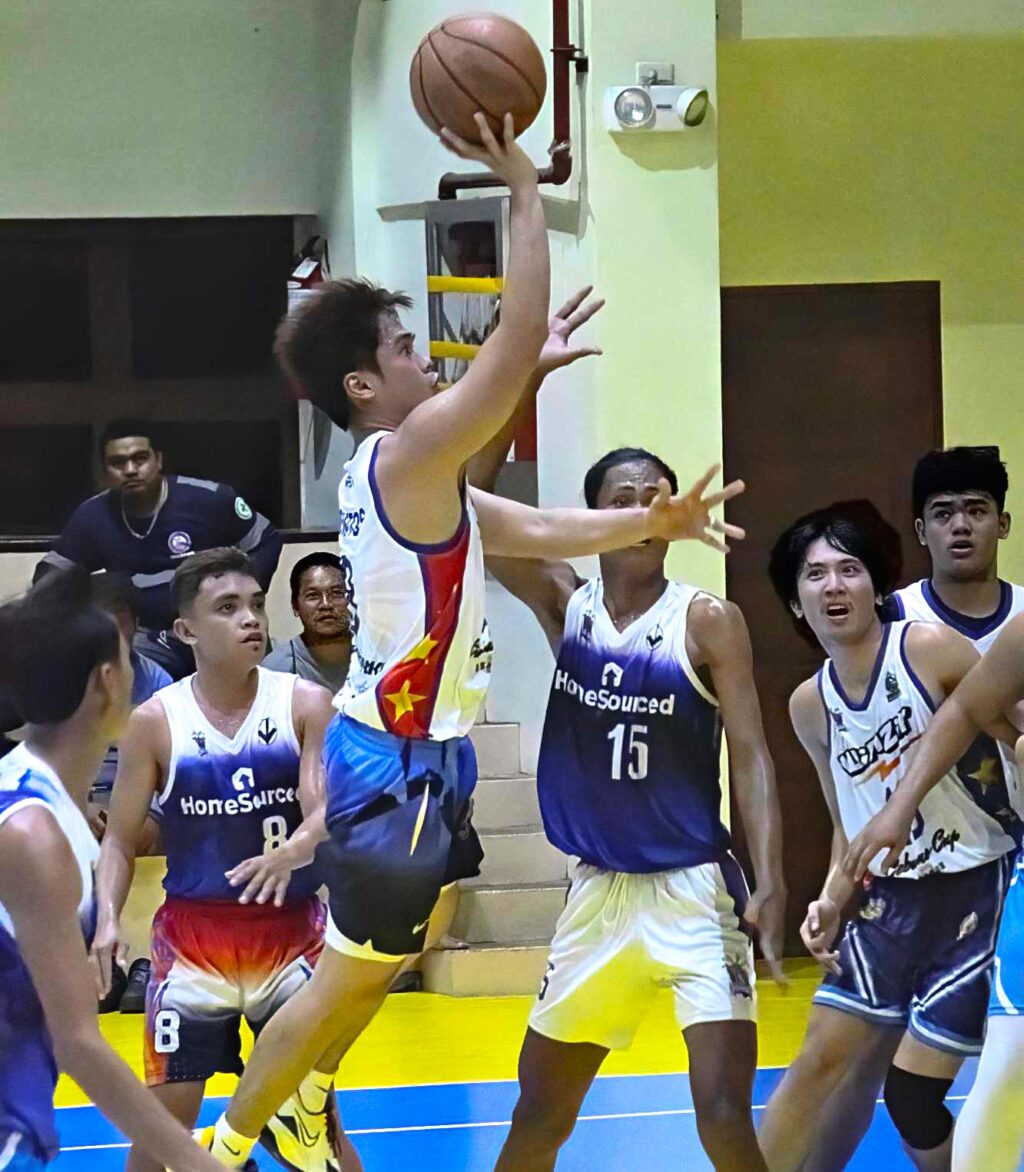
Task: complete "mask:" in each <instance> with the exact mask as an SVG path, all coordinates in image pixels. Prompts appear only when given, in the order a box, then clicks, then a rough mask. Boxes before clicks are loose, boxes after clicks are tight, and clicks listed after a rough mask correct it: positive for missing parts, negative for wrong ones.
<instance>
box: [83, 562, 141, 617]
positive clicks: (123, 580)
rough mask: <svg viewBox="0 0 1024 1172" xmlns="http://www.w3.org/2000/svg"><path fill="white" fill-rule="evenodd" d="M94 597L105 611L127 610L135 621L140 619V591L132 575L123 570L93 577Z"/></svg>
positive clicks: (109, 571)
mask: <svg viewBox="0 0 1024 1172" xmlns="http://www.w3.org/2000/svg"><path fill="white" fill-rule="evenodd" d="M92 596H93V600H94V601H95V603H96V605H97V606H99V607H102V608H103V610H107V611H114V610H126V611H128V613H129V614H130V615H131V616H132V618H133V619H135V620H136V621H138V617H139V591H138V587H137V586H136V585H135V583H134V582H133V581H132V577H131V574H126V573H124V571H122V570H103V571H101V572H100V573H98V574H93V575H92Z"/></svg>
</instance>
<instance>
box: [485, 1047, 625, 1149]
mask: <svg viewBox="0 0 1024 1172" xmlns="http://www.w3.org/2000/svg"><path fill="white" fill-rule="evenodd" d="M607 1054H608V1051H607V1050H606V1049H605V1048H604V1047H603V1046H594V1045H592V1044H591V1043H589V1042H580V1043H568V1042H556V1041H553V1040H552V1039H551V1038H545V1037H544V1035H543V1034H538V1033H537V1032H536V1030H532V1029H527V1031H526V1037H525V1039H524V1040H523V1048H522V1050H521V1051H520V1053H519V1101H518V1102H517V1103H516V1108H515V1111H513V1113H512V1128H511V1130H510V1131H509V1133H508V1138H507V1139H506V1140H505V1146H504V1147H503V1148H502V1149H501V1155H500V1156H499V1157H498V1162H497V1164H496V1165H495V1168H494V1172H552V1169H553V1168H554V1166H555V1160H556V1159H557V1158H558V1152H559V1150H560V1148H561V1147H562V1145H563V1144H564V1143H565V1141H566V1140H567V1139H568V1138H569V1136H570V1135H572V1130H573V1128H574V1127H575V1126H576V1118H577V1116H578V1115H579V1113H580V1106H581V1104H582V1103H583V1099H584V1096H585V1095H586V1093H587V1091H588V1090H589V1089H590V1084H591V1083H592V1082H593V1081H594V1077H595V1075H596V1074H597V1072H598V1071H599V1070H600V1069H601V1063H602V1062H604V1060H605V1058H606V1056H607Z"/></svg>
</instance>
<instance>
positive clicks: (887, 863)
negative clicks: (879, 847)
mask: <svg viewBox="0 0 1024 1172" xmlns="http://www.w3.org/2000/svg"><path fill="white" fill-rule="evenodd" d="M901 854H903V844H902V843H900V844H899V845H898V846H894V847H890V849H889V853H888V854H887V855H886V856H885V858H884V859H883V860H882V871H883V873H884V874H886V875H887V874H888V873H889V872H890V871H891V870H892V869H893V867H895V866H896V864H897V863H898V862H899V861H900V855H901ZM868 862H871V860H870V859H868ZM864 869H865V870H867V867H865V868H864Z"/></svg>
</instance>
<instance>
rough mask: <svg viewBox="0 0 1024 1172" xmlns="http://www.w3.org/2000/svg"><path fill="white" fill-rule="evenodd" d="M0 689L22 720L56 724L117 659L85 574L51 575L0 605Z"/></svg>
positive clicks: (113, 633)
mask: <svg viewBox="0 0 1024 1172" xmlns="http://www.w3.org/2000/svg"><path fill="white" fill-rule="evenodd" d="M0 647H2V648H3V653H2V655H0V690H2V692H3V693H4V695H5V696H6V697H7V699H8V700H9V701H10V703H11V704H12V705H13V707H14V708H15V709H16V710H17V712H18V715H19V716H20V717H21V718H22V720H24V721H27V722H28V723H30V724H58V723H60V722H61V721H63V720H67V719H68V717H70V716H73V715H74V714H75V712H76V711H77V710H78V707H79V705H80V704H81V703H82V698H83V697H84V696H85V689H86V687H87V685H88V683H89V677H90V676H91V675H92V673H93V670H94V669H95V668H96V667H97V666H98V665H99V664H101V663H113V662H115V661H116V660H117V659H118V658H119V656H120V654H121V636H120V634H119V632H118V629H117V625H116V623H115V622H114V620H113V619H112V618H111V616H110V615H109V614H108V613H107V612H106V611H105V610H102V609H101V608H100V607H99V606H97V604H96V601H95V599H94V597H93V590H92V584H91V582H90V581H89V575H88V573H86V571H84V570H82V569H79V568H77V567H74V568H71V569H63V570H53V571H51V572H50V573H49V574H47V575H46V576H45V577H44V578H41V579H40V580H39V581H38V582H37V583H36V584H35V585H34V586H33V587H32V588H31V589H30V590H29V591H28V592H27V593H26V594H23V595H22V596H21V597H20V598H17V599H15V600H14V601H13V602H8V603H6V604H5V605H4V606H0Z"/></svg>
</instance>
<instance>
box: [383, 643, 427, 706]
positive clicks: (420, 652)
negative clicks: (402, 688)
mask: <svg viewBox="0 0 1024 1172" xmlns="http://www.w3.org/2000/svg"><path fill="white" fill-rule="evenodd" d="M437 642H438V641H437V640H436V639H431V637H430V636H429V635H424V636H423V638H422V639H421V640H420V641H419V642H418V643H417V644H416V646H415V647H414V648H413V649H412V650H411V651H410V652H409V654H408V655H407V656H406V657H405V658H406V660H407V661H408V660H410V659H429V658H430V653H431V651H433V650H434V648H435V647H436V646H437ZM389 698H390V697H389ZM421 699H422V697H421Z"/></svg>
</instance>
